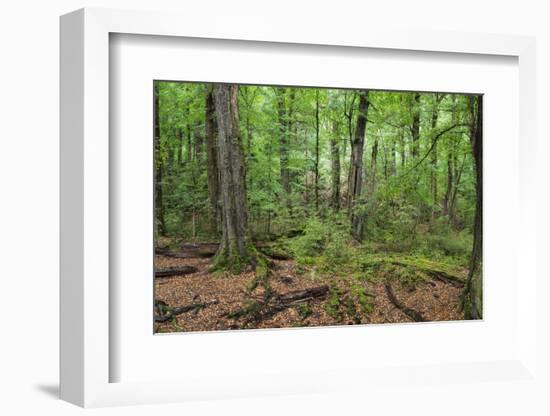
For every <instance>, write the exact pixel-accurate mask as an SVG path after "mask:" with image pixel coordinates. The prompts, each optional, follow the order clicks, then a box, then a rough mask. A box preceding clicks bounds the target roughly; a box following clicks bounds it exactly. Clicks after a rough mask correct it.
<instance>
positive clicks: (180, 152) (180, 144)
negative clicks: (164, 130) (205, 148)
mask: <svg viewBox="0 0 550 416" xmlns="http://www.w3.org/2000/svg"><path fill="white" fill-rule="evenodd" d="M177 134H178V150H177V152H178V154H177V161H178V166H181V164H182V163H183V158H182V157H183V130H182V129H181V127H180V128H178V133H177Z"/></svg>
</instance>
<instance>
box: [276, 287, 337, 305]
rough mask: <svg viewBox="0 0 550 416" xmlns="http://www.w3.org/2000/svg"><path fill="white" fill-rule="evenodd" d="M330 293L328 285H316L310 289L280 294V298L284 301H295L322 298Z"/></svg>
mask: <svg viewBox="0 0 550 416" xmlns="http://www.w3.org/2000/svg"><path fill="white" fill-rule="evenodd" d="M327 293H328V286H327V285H323V286H316V287H310V288H308V289H302V290H293V291H291V292H286V293H282V294H280V295H278V300H279V301H281V302H283V303H289V302H295V301H297V300H301V299H305V298H320V297H323V296H325V295H326V294H327Z"/></svg>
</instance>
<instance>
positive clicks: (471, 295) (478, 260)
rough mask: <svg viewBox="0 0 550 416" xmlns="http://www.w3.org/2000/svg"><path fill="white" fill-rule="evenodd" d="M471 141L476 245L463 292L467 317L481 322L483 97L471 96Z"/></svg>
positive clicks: (474, 244) (465, 315)
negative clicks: (474, 175) (473, 170)
mask: <svg viewBox="0 0 550 416" xmlns="http://www.w3.org/2000/svg"><path fill="white" fill-rule="evenodd" d="M469 100H470V101H469V106H470V113H471V127H470V141H471V144H472V154H473V157H474V166H475V174H476V213H475V220H474V243H473V247H472V255H471V258H470V269H469V272H468V280H467V282H466V288H465V289H464V296H463V299H464V303H463V306H464V317H465V318H466V319H481V318H482V315H483V311H482V299H483V294H482V270H481V264H482V254H483V253H482V252H483V165H482V160H483V120H482V119H483V97H482V96H479V97H473V96H472V97H470V98H469ZM476 104H477V105H476Z"/></svg>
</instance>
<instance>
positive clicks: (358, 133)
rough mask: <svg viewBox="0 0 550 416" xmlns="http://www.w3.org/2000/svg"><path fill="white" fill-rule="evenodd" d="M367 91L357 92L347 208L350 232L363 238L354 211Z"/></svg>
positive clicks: (358, 194)
mask: <svg viewBox="0 0 550 416" xmlns="http://www.w3.org/2000/svg"><path fill="white" fill-rule="evenodd" d="M368 95H369V92H368V91H361V92H360V93H359V107H358V113H357V126H356V128H355V137H354V138H353V142H352V146H351V160H350V177H349V184H348V189H349V191H348V210H349V212H350V213H351V233H352V235H353V236H354V238H355V239H357V240H359V241H361V240H362V238H363V218H362V216H361V215H358V214H357V213H356V212H354V210H355V208H356V206H357V203H358V202H359V199H360V198H361V185H362V179H363V147H364V143H365V131H366V127H367V114H368V108H369V102H368Z"/></svg>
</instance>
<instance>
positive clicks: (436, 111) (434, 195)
mask: <svg viewBox="0 0 550 416" xmlns="http://www.w3.org/2000/svg"><path fill="white" fill-rule="evenodd" d="M439 97H440V96H439V94H437V93H436V94H435V100H436V103H435V104H434V108H433V109H432V130H431V131H432V133H433V132H434V131H435V128H436V127H437V119H438V116H439V103H440V98H439ZM431 156H432V157H431V172H430V183H431V190H432V210H431V211H432V219H433V218H435V216H436V207H437V204H438V200H437V198H438V196H437V137H435V136H434V137H433V138H432V154H431Z"/></svg>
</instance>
